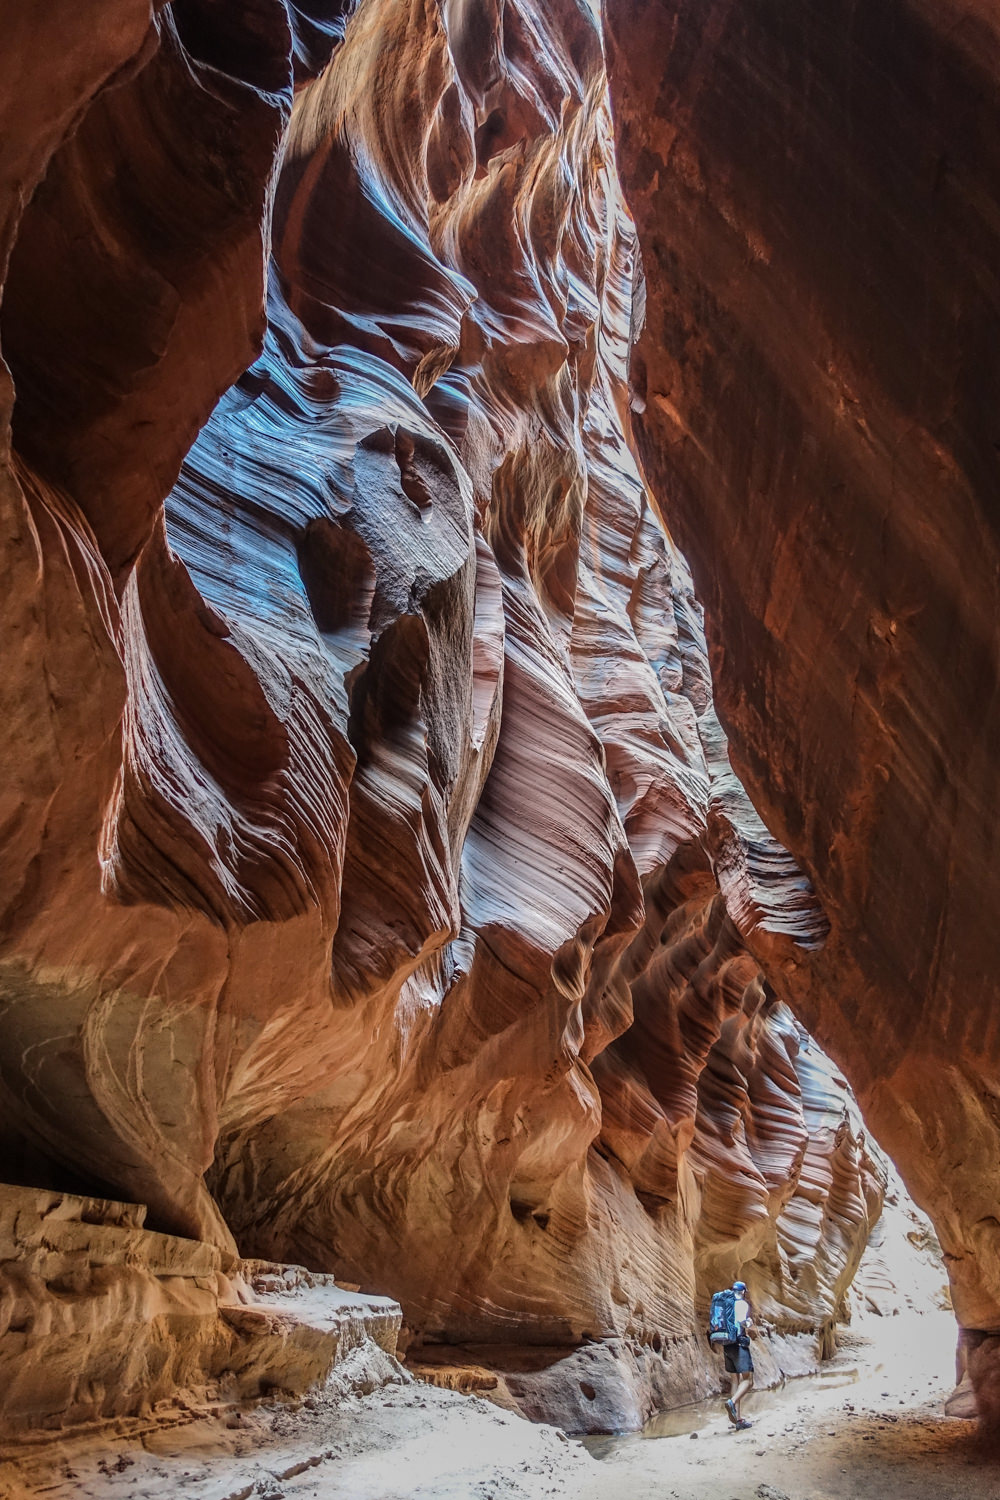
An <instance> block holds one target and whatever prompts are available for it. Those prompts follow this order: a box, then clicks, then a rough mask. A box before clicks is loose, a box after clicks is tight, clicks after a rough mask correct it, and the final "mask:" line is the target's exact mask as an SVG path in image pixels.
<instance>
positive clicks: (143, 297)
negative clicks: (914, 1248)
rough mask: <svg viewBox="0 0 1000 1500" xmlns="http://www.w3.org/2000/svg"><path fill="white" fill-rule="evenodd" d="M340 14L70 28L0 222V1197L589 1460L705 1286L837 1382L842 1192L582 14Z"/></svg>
mask: <svg viewBox="0 0 1000 1500" xmlns="http://www.w3.org/2000/svg"><path fill="white" fill-rule="evenodd" d="M342 11H343V7H338V6H337V5H335V4H323V3H319V0H317V3H315V4H313V5H312V6H310V7H306V6H299V7H294V6H291V5H288V4H284V3H281V0H254V3H252V4H251V3H244V4H241V5H237V6H233V5H231V4H227V5H221V4H213V3H210V0H200V3H199V0H186V3H183V4H181V3H180V0H175V3H174V4H173V5H168V6H164V7H162V8H160V9H158V10H157V11H156V13H155V15H154V16H153V17H152V19H151V18H150V17H149V16H148V15H147V14H146V13H145V12H143V11H142V10H141V8H137V10H136V15H135V18H134V27H133V29H132V31H131V32H130V31H128V30H127V28H126V26H125V22H124V17H123V16H122V15H121V14H120V13H118V12H116V13H115V15H114V16H112V12H111V9H110V8H109V9H108V10H107V13H106V16H105V18H104V20H102V19H101V15H100V14H98V15H97V16H96V17H95V18H93V21H92V30H91V31H88V34H87V37H86V39H84V40H81V41H80V44H79V45H80V50H81V53H82V55H83V57H84V62H81V63H80V64H79V66H77V65H76V61H75V59H74V60H73V65H72V66H70V65H69V63H68V62H67V60H66V59H65V58H63V55H62V51H60V49H59V48H51V49H50V52H51V55H52V57H53V58H55V57H59V58H60V59H61V61H59V62H58V63H55V62H53V63H52V67H53V69H54V72H53V77H52V79H51V86H50V88H49V98H48V106H47V107H48V108H49V109H50V112H51V118H47V119H46V120H44V121H40V122H35V121H34V118H33V116H31V115H28V116H26V117H25V125H24V129H25V131H27V130H28V129H29V127H30V130H31V131H33V132H34V134H33V136H32V140H31V143H30V144H31V147H32V150H33V152H34V155H33V156H31V161H32V162H33V163H34V165H33V166H32V169H31V172H30V173H29V172H28V170H27V168H26V167H25V166H24V165H23V163H22V162H21V161H20V160H17V161H15V162H14V164H13V166H12V167H11V169H10V173H9V174H8V177H7V178H6V179H4V180H6V181H8V183H10V182H13V183H14V189H13V190H12V191H11V194H10V198H9V201H10V203H11V205H12V207H11V209H10V213H9V217H8V220H7V221H6V222H8V223H9V233H10V239H11V242H12V244H13V252H12V255H11V258H10V263H9V268H8V276H7V282H6V286H5V289H4V299H3V303H2V306H0V338H2V347H3V352H4V357H5V358H6V360H7V362H8V364H9V367H10V371H11V374H12V380H13V384H12V385H11V384H8V391H9V392H11V393H16V400H14V402H13V406H12V427H11V434H12V435H11V445H10V447H9V451H8V452H7V453H6V455H5V457H6V463H5V466H4V469H3V481H2V483H3V507H4V508H3V513H2V521H3V526H4V532H5V535H4V552H3V556H4V567H5V570H6V576H5V584H6V587H5V588H4V590H3V593H2V595H0V597H2V599H3V609H4V614H5V631H6V636H5V638H6V640H7V642H8V645H9V650H8V659H9V670H8V671H7V672H6V673H5V675H4V678H3V684H2V691H3V693H4V695H5V705H4V707H5V714H4V717H3V719H2V721H0V722H2V723H3V725H4V734H5V741H4V751H3V755H4V770H5V775H4V778H3V782H2V793H0V795H2V796H3V797H4V799H5V801H4V812H3V822H2V826H3V827H4V829H5V855H6V872H7V877H8V878H7V881H6V882H5V887H4V893H3V902H4V905H3V913H2V949H0V1100H2V1122H3V1123H2V1132H3V1146H4V1151H5V1160H6V1161H7V1162H9V1163H10V1164H11V1165H10V1168H9V1172H10V1173H11V1174H15V1173H16V1174H18V1175H19V1176H20V1178H21V1179H22V1180H23V1181H24V1182H27V1183H44V1184H45V1185H48V1186H52V1187H67V1186H73V1185H78V1186H80V1185H82V1186H83V1187H85V1188H86V1189H88V1190H90V1191H92V1192H93V1191H98V1190H103V1189H107V1190H108V1191H110V1190H113V1191H114V1192H116V1193H117V1194H119V1195H122V1196H127V1197H130V1198H133V1199H135V1200H136V1201H138V1202H141V1203H143V1204H148V1205H149V1210H150V1223H151V1224H152V1225H153V1226H154V1227H155V1228H156V1229H157V1230H160V1231H166V1232H169V1233H172V1234H181V1235H188V1236H192V1237H194V1238H197V1239H200V1240H203V1241H206V1242H211V1243H213V1244H214V1245H216V1246H217V1247H218V1248H219V1250H220V1251H221V1252H223V1253H224V1254H227V1255H231V1254H232V1253H233V1250H234V1247H235V1245H238V1246H239V1249H240V1251H241V1252H242V1253H243V1254H250V1255H257V1256H264V1257H267V1258H271V1259H274V1260H296V1261H303V1262H304V1263H306V1264H308V1265H310V1266H312V1267H314V1268H318V1269H330V1268H336V1270H337V1271H338V1272H339V1273H340V1274H341V1275H344V1276H347V1277H349V1278H350V1280H351V1281H354V1282H360V1283H362V1284H363V1285H365V1286H366V1287H370V1288H372V1289H375V1290H379V1291H384V1292H390V1293H392V1295H394V1296H397V1297H399V1299H400V1300H401V1301H402V1303H403V1306H404V1312H405V1316H406V1319H407V1322H408V1325H409V1332H410V1337H411V1338H413V1339H414V1340H415V1341H416V1342H417V1343H418V1344H419V1343H420V1342H421V1341H424V1342H435V1341H436V1342H447V1343H449V1344H454V1343H469V1342H472V1343H477V1342H478V1343H488V1344H490V1345H491V1346H493V1347H498V1346H503V1345H511V1344H532V1345H536V1346H540V1347H548V1348H553V1347H554V1348H556V1349H557V1350H560V1351H563V1352H564V1351H565V1350H566V1348H567V1347H575V1346H576V1345H578V1344H580V1343H581V1342H588V1343H592V1344H594V1345H598V1346H600V1353H599V1358H600V1360H601V1361H603V1363H602V1366H601V1368H602V1371H603V1372H604V1373H603V1374H602V1382H603V1386H604V1387H606V1393H604V1394H602V1403H603V1404H602V1406H601V1410H600V1415H599V1416H595V1414H594V1413H593V1412H589V1411H588V1408H587V1405H586V1403H587V1402H591V1401H593V1400H594V1399H595V1398H594V1397H591V1396H588V1395H587V1391H586V1389H585V1388H584V1385H583V1384H581V1383H580V1381H579V1380H575V1382H574V1390H575V1391H579V1392H580V1395H575V1396H574V1400H575V1401H576V1402H577V1404H578V1405H579V1407H580V1413H579V1417H578V1419H577V1418H574V1420H575V1421H577V1425H580V1426H587V1425H608V1424H610V1425H623V1424H626V1423H631V1422H636V1421H638V1420H640V1419H641V1417H642V1415H643V1414H644V1413H645V1412H646V1411H648V1409H649V1408H650V1406H651V1405H652V1404H654V1403H655V1402H656V1401H658V1400H664V1399H668V1398H673V1399H683V1397H685V1396H689V1395H691V1394H694V1393H695V1390H696V1389H697V1388H698V1387H699V1384H700V1385H702V1386H703V1385H704V1383H705V1381H706V1380H707V1379H708V1376H707V1374H706V1370H707V1354H706V1350H705V1346H704V1343H703V1340H702V1338H701V1333H700V1330H701V1326H702V1323H703V1320H704V1311H705V1305H706V1302H707V1296H708V1294H709V1292H710V1291H711V1290H712V1288H713V1286H714V1285H715V1284H716V1283H717V1282H718V1281H720V1280H722V1279H724V1278H726V1277H729V1276H731V1275H732V1274H734V1272H735V1271H736V1270H737V1269H742V1270H743V1271H744V1274H745V1275H746V1278H747V1280H748V1281H749V1282H750V1284H751V1287H752V1291H753V1294H754V1297H755V1299H756V1300H757V1301H758V1302H759V1304H760V1305H761V1306H762V1307H763V1308H765V1309H766V1312H767V1315H768V1316H769V1317H770V1318H771V1319H772V1321H773V1322H774V1324H775V1327H776V1329H777V1330H778V1338H777V1339H776V1342H775V1345H774V1351H775V1352H774V1359H775V1360H776V1361H777V1362H778V1363H779V1364H781V1363H783V1364H784V1366H785V1367H786V1368H792V1367H801V1365H802V1362H803V1361H804V1359H806V1358H807V1357H811V1355H812V1354H815V1351H816V1348H817V1338H818V1340H819V1346H824V1345H826V1344H828V1342H829V1331H830V1327H831V1323H832V1320H833V1318H834V1316H835V1314H836V1312H837V1310H838V1307H839V1304H840V1301H841V1299H842V1296H843V1292H844V1289H845V1287H846V1284H847V1281H848V1280H849V1278H850V1275H851V1273H852V1271H853V1269H854V1267H855V1265H856V1262H857V1259H858V1256H859V1254H860V1250H861V1248H862V1246H863V1243H864V1240H865V1238H866V1235H867V1232H868V1229H869V1227H870V1225H871V1223H872V1222H873V1220H874V1219H875V1217H877V1214H878V1210H879V1204H880V1200H881V1191H882V1186H883V1175H882V1169H881V1166H880V1164H879V1162H878V1161H877V1159H876V1157H875V1156H874V1155H873V1154H872V1153H871V1152H870V1151H869V1150H868V1148H867V1147H866V1145H865V1141H864V1137H863V1132H862V1131H861V1130H860V1126H859V1124H858V1121H857V1119H856V1117H855V1116H854V1115H852V1113H851V1110H850V1106H849V1103H848V1100H847V1094H846V1089H845V1087H844V1085H843V1083H842V1081H840V1080H838V1079H837V1078H836V1077H835V1076H834V1075H833V1074H832V1072H830V1071H829V1070H828V1069H825V1068H824V1067H823V1066H821V1065H818V1060H817V1056H816V1054H815V1052H814V1051H813V1050H812V1049H811V1047H810V1044H809V1043H808V1040H807V1039H806V1038H805V1037H804V1034H803V1033H802V1032H801V1030H800V1029H799V1028H798V1026H797V1025H796V1024H795V1023H794V1022H793V1021H792V1019H791V1016H790V1014H789V1012H788V1011H787V1010H785V1009H784V1008H783V1007H782V1006H781V1005H780V1003H779V1002H778V1000H777V997H776V995H775V992H774V990H773V989H772V988H771V985H770V984H769V982H768V980H767V979H766V978H765V973H770V972H771V970H772V969H775V970H776V971H778V970H780V971H782V972H784V971H786V970H790V969H792V968H794V967H795V966H796V965H801V966H805V965H806V964H807V962H808V959H809V955H810V954H812V953H813V952H815V951H816V950H817V949H819V948H820V947H821V946H822V943H823V941H824V938H825V934H826V919H825V917H824V916H823V913H822V911H821V909H820V907H819V905H818V903H817V901H816V899H815V897H814V895H813V893H812V890H811V887H810V885H809V883H808V881H807V880H806V879H805V878H804V876H803V875H802V874H801V873H800V871H799V869H798V868H797V867H796V865H795V864H794V862H793V861H792V859H791V858H790V857H789V856H788V855H787V854H786V852H785V851H784V849H783V848H782V847H781V846H780V845H779V844H777V843H776V842H775V840H774V839H773V838H772V837H771V836H770V835H769V833H768V832H767V830H766V829H765V828H764V826H763V824H762V823H761V822H760V820H759V819H758V818H757V816H756V814H755V813H754V812H753V809H752V808H751V806H750V804H749V802H748V800H747V798H746V796H745V793H744V792H743V790H742V787H741V786H740V783H739V782H738V781H737V779H736V777H735V776H734V775H733V772H732V770H731V768H730V765H729V761H728V756H727V749H726V743H725V739H724V736H723V735H722V732H721V730H720V727H719V723H718V720H717V719H716V716H715V712H714V709H713V704H712V694H711V686H710V680H709V674H708V666H707V658H706V649H705V641H704V634H703V629H702V621H701V613H700V610H699V607H698V605H697V604H696V602H695V600H694V597H693V593H692V588H691V582H690V578H689V576H688V573H687V569H686V565H685V563H684V562H683V560H682V558H681V556H680V555H679V554H678V552H677V551H676V550H675V548H674V546H673V544H672V543H671V541H670V540H669V538H668V537H667V535H666V534H665V533H664V531H663V530H662V528H661V526H660V524H659V523H658V521H657V520H656V519H655V517H654V515H653V513H652V511H651V509H650V505H649V501H648V497H647V494H646V490H645V487H644V483H643V480H642V478H641V476H640V473H639V471H638V469H637V467H636V464H635V462H634V460H633V458H632V457H631V455H630V453H629V449H628V445H627V441H626V425H627V424H626V407H627V401H628V394H627V388H626V362H627V351H628V341H629V333H630V328H631V326H632V323H633V321H634V308H633V288H634V287H635V286H636V284H637V270H636V254H635V243H634V234H633V229H632V226H631V222H630V220H629V219H628V217H627V215H626V214H625V212H624V210H623V207H622V202H621V196H620V190H619V187H618V182H617V178H616V175H615V167H614V162H613V153H612V149H611V137H610V125H609V114H608V105H607V96H606V83H605V75H604V66H603V56H602V47H601V39H600V35H599V32H598V27H597V21H596V19H595V16H594V14H593V13H592V11H591V9H590V8H589V7H587V6H585V5H582V4H579V3H577V0H559V3H556V4H553V5H546V6H545V7H538V8H532V7H531V6H529V5H526V4H524V5H514V4H510V3H508V4H505V5H497V6H490V5H475V6H473V5H464V4H460V3H450V4H446V5H436V4H432V3H428V4H427V5H420V6H414V5H412V4H409V3H407V4H404V3H402V0H364V3H362V4H361V5H360V7H359V8H358V9H357V11H356V13H355V14H354V15H353V18H352V19H351V20H350V21H349V23H348V24H347V26H346V31H345V29H344V26H343V22H344V15H343V14H342ZM342 33H343V39H342V40H341V35H342ZM105 34H106V35H105ZM102 38H103V39H104V40H102ZM24 41H25V46H28V45H29V44H31V45H34V44H36V43H37V38H34V37H32V36H29V35H28V33H27V30H26V29H25V38H24ZM335 44H336V50H335V52H334V55H333V61H332V63H331V64H330V65H329V67H327V68H326V69H325V71H323V65H324V62H325V60H326V58H327V57H328V56H329V55H330V53H331V50H332V49H333V48H334V46H335ZM39 55H40V56H42V57H46V58H47V57H48V56H49V53H47V52H46V50H45V49H44V48H41V50H40V53H39ZM33 87H35V88H37V77H36V79H35V82H34V85H33ZM295 91H297V97H296V98H295V103H294V108H293V107H292V100H293V92H295ZM34 107H36V106H34V105H33V108H34ZM29 154H30V153H29ZM27 159H28V157H27V156H26V157H25V160H27ZM265 273H266V282H267V293H266V320H265V309H264V305H263V298H264V285H265ZM220 397H221V399H220ZM196 432H197V434H198V435H197V439H196V440H195V441H194V442H193V446H192V439H194V437H195V433H196ZM796 1339H798V1340H799V1341H800V1344H802V1343H805V1344H807V1345H808V1350H805V1349H803V1348H802V1347H797V1346H796V1344H795V1340H796ZM586 1384H587V1385H590V1384H591V1382H589V1381H588V1382H586ZM533 1399H534V1398H533ZM554 1399H555V1398H554V1397H551V1396H550V1397H546V1398H545V1401H546V1402H548V1407H547V1408H546V1409H550V1408H551V1404H552V1401H553V1400H554ZM595 1411H596V1408H595Z"/></svg>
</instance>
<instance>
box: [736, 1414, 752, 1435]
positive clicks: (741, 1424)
mask: <svg viewBox="0 0 1000 1500" xmlns="http://www.w3.org/2000/svg"><path fill="white" fill-rule="evenodd" d="M752 1426H753V1423H752V1422H748V1421H747V1419H746V1417H740V1420H739V1421H738V1422H737V1424H736V1431H737V1432H746V1431H747V1429H748V1428H749V1427H752Z"/></svg>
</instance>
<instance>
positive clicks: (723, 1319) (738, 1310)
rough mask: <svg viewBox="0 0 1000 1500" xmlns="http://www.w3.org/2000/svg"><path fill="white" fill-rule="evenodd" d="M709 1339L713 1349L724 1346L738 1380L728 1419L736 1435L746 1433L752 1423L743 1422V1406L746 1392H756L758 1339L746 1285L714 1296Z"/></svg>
mask: <svg viewBox="0 0 1000 1500" xmlns="http://www.w3.org/2000/svg"><path fill="white" fill-rule="evenodd" d="M708 1337H709V1342H710V1343H711V1344H712V1346H713V1347H714V1348H719V1347H720V1346H721V1348H722V1354H723V1358H724V1360H725V1366H726V1373H727V1374H729V1375H733V1376H735V1384H734V1386H733V1388H732V1391H731V1392H730V1394H729V1396H728V1397H727V1398H726V1403H725V1405H726V1416H727V1417H728V1418H729V1420H730V1422H732V1424H733V1426H734V1427H735V1428H736V1431H737V1432H746V1431H747V1429H748V1428H749V1427H750V1426H752V1423H750V1422H748V1421H747V1420H746V1419H745V1418H744V1416H743V1413H742V1411H741V1410H740V1405H741V1402H742V1400H743V1397H744V1396H745V1395H746V1394H747V1392H748V1391H750V1390H752V1389H753V1360H752V1359H751V1357H750V1340H751V1339H755V1338H756V1337H757V1329H756V1327H755V1326H754V1321H753V1314H752V1313H751V1311H750V1304H749V1302H748V1301H747V1288H746V1282H745V1281H734V1282H733V1284H732V1286H731V1287H730V1288H729V1289H728V1291H725V1292H716V1293H715V1295H714V1297H713V1298H712V1312H711V1324H710V1327H709V1334H708Z"/></svg>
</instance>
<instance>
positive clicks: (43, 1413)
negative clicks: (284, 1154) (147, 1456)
mask: <svg viewBox="0 0 1000 1500" xmlns="http://www.w3.org/2000/svg"><path fill="white" fill-rule="evenodd" d="M144 1219H145V1210H144V1208H143V1207H142V1206H141V1205H138V1204H131V1203H114V1202H109V1201H108V1200H106V1199H95V1198H79V1197H76V1196H74V1195H72V1194H69V1193H55V1192H48V1191H45V1190H43V1189H38V1188H17V1187H9V1186H5V1187H3V1189H2V1191H0V1420H2V1423H3V1430H4V1432H5V1433H21V1434H26V1433H28V1432H31V1431H36V1430H38V1429H44V1428H52V1427H61V1426H64V1425H74V1426H83V1425H90V1424H93V1423H97V1422H102V1421H103V1422H106V1421H108V1420H110V1419H111V1418H120V1417H145V1418H149V1417H151V1416H152V1415H153V1412H154V1410H156V1411H158V1413H159V1414H160V1415H161V1416H162V1415H163V1413H164V1411H166V1412H168V1413H170V1412H171V1411H172V1409H173V1408H175V1407H176V1405H177V1402H178V1400H179V1399H180V1398H183V1400H184V1402H186V1403H193V1404H194V1405H195V1406H199V1407H202V1408H211V1409H212V1410H213V1411H215V1413H216V1415H218V1414H219V1408H220V1406H221V1408H222V1409H223V1411H224V1410H225V1409H226V1408H227V1407H228V1408H231V1409H233V1408H237V1407H238V1406H239V1405H240V1404H242V1403H243V1402H246V1401H248V1400H252V1399H254V1398H255V1397H259V1396H261V1395H265V1394H268V1393H270V1392H273V1391H281V1392H283V1393H285V1394H286V1395H294V1394H296V1393H301V1392H302V1391H305V1390H307V1389H308V1388H309V1387H311V1386H313V1385H316V1384H318V1383H321V1382H327V1381H329V1379H330V1377H331V1376H332V1375H333V1374H334V1372H335V1371H336V1374H337V1378H342V1376H343V1375H344V1374H348V1382H349V1381H350V1379H351V1378H353V1379H354V1381H355V1383H356V1384H357V1383H364V1382H367V1385H368V1386H369V1388H370V1386H371V1384H372V1382H373V1381H384V1380H386V1379H389V1380H402V1379H404V1378H405V1377H404V1376H403V1374H402V1372H401V1371H400V1368H399V1366H398V1364H397V1362H396V1360H395V1358H394V1356H395V1353H396V1338H397V1334H398V1332H399V1326H400V1318H401V1314H400V1309H399V1306H398V1304H396V1303H394V1302H392V1301H391V1300H390V1299H389V1298H387V1297H361V1296H358V1295H357V1294H356V1293H350V1292H346V1291H344V1290H342V1289H341V1288H339V1287H338V1286H337V1285H336V1283H335V1282H334V1280H333V1277H331V1276H317V1275H314V1274H310V1273H309V1272H307V1271H304V1270H303V1269H302V1268H301V1267H298V1266H269V1265H265V1264H263V1263H261V1262H243V1263H239V1262H236V1263H233V1262H232V1261H231V1260H228V1261H227V1260H226V1258H224V1257H223V1256H222V1254H221V1252H220V1251H219V1249H218V1247H217V1246H215V1245H209V1244H205V1243H203V1242H199V1241H197V1240H185V1239H179V1238H178V1237H176V1236H174V1235H166V1234H156V1233H153V1232H152V1231H150V1230H148V1229H146V1228H145V1227H144ZM349 1361H350V1362H352V1364H353V1368H351V1369H350V1370H349V1369H348V1367H349Z"/></svg>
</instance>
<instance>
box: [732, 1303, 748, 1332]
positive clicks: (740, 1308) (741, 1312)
mask: <svg viewBox="0 0 1000 1500" xmlns="http://www.w3.org/2000/svg"><path fill="white" fill-rule="evenodd" d="M733 1316H734V1317H735V1319H736V1321H737V1323H738V1324H739V1328H740V1332H741V1333H742V1332H743V1325H744V1324H745V1323H746V1321H747V1319H748V1318H749V1316H750V1304H749V1302H747V1301H746V1299H745V1298H743V1297H737V1298H736V1302H735V1304H734V1307H733Z"/></svg>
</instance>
